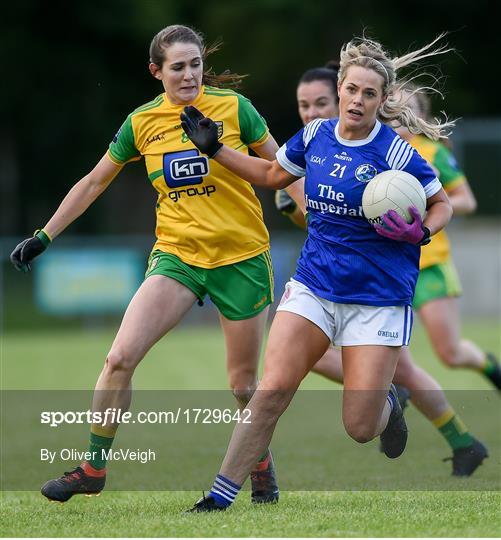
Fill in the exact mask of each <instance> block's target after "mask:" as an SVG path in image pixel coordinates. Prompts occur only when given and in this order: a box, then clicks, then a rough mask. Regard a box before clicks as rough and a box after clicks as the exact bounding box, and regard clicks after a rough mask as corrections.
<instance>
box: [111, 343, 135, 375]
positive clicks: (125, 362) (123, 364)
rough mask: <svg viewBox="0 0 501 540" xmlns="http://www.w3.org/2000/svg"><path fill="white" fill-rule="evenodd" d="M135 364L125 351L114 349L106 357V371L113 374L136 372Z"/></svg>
mask: <svg viewBox="0 0 501 540" xmlns="http://www.w3.org/2000/svg"><path fill="white" fill-rule="evenodd" d="M134 367H135V362H134V361H133V359H132V358H131V357H130V355H128V354H127V353H126V352H125V351H124V350H123V349H121V348H119V347H113V348H112V349H111V350H110V352H109V353H108V355H107V356H106V361H105V369H106V370H108V371H109V372H111V373H115V372H120V371H121V372H130V373H132V372H133V371H134Z"/></svg>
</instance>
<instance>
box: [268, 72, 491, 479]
mask: <svg viewBox="0 0 501 540" xmlns="http://www.w3.org/2000/svg"><path fill="white" fill-rule="evenodd" d="M336 86H337V66H336V64H335V63H334V62H329V63H328V64H327V66H326V67H320V68H313V69H309V70H308V71H306V72H305V73H303V75H302V76H301V77H300V79H299V83H298V86H297V91H296V97H297V104H298V112H299V116H300V118H301V120H302V122H303V124H307V123H308V122H311V121H312V120H314V119H316V118H332V117H336V116H338V114H339V112H338V97H337V88H336ZM413 110H415V112H416V113H418V114H419V111H417V110H416V109H415V107H413ZM416 138H417V137H414V138H413V140H414V139H416ZM419 138H420V139H424V140H425V141H427V142H428V145H429V146H433V147H434V148H435V147H437V146H438V145H439V147H443V145H440V144H439V143H434V142H433V141H431V140H429V139H427V138H426V137H423V136H419ZM418 151H419V153H420V154H421V155H422V156H423V157H424V158H426V159H428V158H429V155H428V154H427V153H421V151H420V149H418ZM431 162H432V161H431ZM440 170H441V169H440ZM439 175H440V171H437V176H439ZM441 176H442V175H440V179H442V178H441ZM461 181H462V182H464V177H463V176H461ZM454 185H456V184H454ZM291 187H292V189H291ZM445 187H446V188H447V183H446V182H445ZM288 192H290V194H291V195H292V196H293V197H294V198H295V199H297V204H296V201H295V200H294V199H293V198H292V197H291V196H290V195H289V194H288ZM470 193H471V192H470ZM275 203H276V206H277V208H278V210H280V211H281V212H282V213H284V214H285V215H288V216H289V218H290V219H291V221H292V222H293V223H295V224H296V225H298V226H300V227H303V228H304V227H305V226H306V222H305V218H304V212H305V206H304V195H303V187H302V180H298V181H297V182H295V184H292V186H289V187H288V188H287V191H285V190H280V191H277V193H276V196H275ZM444 236H445V233H444V231H440V232H439V233H438V234H437V235H436V236H434V237H433V241H432V244H434V243H435V239H436V238H437V239H439V241H440V240H441V238H443V237H444ZM429 247H430V246H424V247H423V248H421V249H422V255H421V257H423V255H424V253H426V252H427V251H428V248H429ZM440 249H443V248H440ZM421 266H422V264H421ZM418 287H420V290H421V293H420V294H426V293H425V291H426V290H427V287H428V283H427V282H424V283H423V282H420V281H419V280H418ZM418 287H417V288H416V292H418ZM414 307H416V306H414ZM312 371H314V372H315V373H318V374H319V375H322V376H324V377H326V378H327V379H330V380H332V381H335V382H338V383H341V384H342V383H343V365H342V361H341V352H340V351H339V350H338V349H335V348H333V347H330V348H329V349H328V350H327V352H326V353H325V355H324V356H323V357H322V358H321V359H320V360H319V361H318V362H317V363H316V364H315V366H314V367H313V370H312ZM393 380H394V382H395V383H397V384H398V385H401V386H400V387H399V393H400V396H401V400H402V404H403V405H404V406H405V400H406V399H407V397H409V394H407V392H410V399H411V401H412V403H413V404H414V405H415V406H416V407H417V408H418V410H419V411H420V412H421V413H422V414H423V415H424V416H425V417H426V418H428V420H430V421H431V422H432V424H433V425H434V426H435V427H436V428H437V429H438V430H439V431H440V433H441V434H442V435H443V436H444V438H445V440H446V441H447V443H448V444H449V446H450V447H451V450H452V451H453V473H454V474H455V475H457V476H469V475H471V474H472V473H473V472H474V471H475V469H476V468H477V467H478V466H479V465H480V464H481V463H482V461H483V459H484V457H485V456H486V455H487V450H486V448H485V447H484V445H483V444H482V443H481V442H480V441H478V440H476V439H475V438H474V437H473V436H471V435H470V433H469V432H468V429H467V428H466V426H465V425H464V423H463V422H462V420H461V419H460V417H459V416H458V415H457V414H456V413H455V411H454V409H452V407H451V405H450V403H449V402H448V400H447V398H446V396H445V394H444V392H443V390H442V388H441V387H440V385H439V383H438V382H437V381H436V380H435V379H434V378H433V377H432V376H431V375H430V374H429V373H427V372H426V371H425V370H423V369H422V368H421V367H419V366H418V365H416V363H415V362H414V361H413V358H412V356H411V354H410V351H409V348H408V347H402V350H401V353H400V357H399V362H398V365H397V368H396V371H395V376H394V379H393ZM402 387H404V388H402ZM406 394H407V395H406Z"/></svg>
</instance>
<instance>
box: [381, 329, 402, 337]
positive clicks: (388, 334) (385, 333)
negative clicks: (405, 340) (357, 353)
mask: <svg viewBox="0 0 501 540" xmlns="http://www.w3.org/2000/svg"><path fill="white" fill-rule="evenodd" d="M377 335H378V336H382V337H389V338H394V339H396V338H398V332H390V331H389V330H379V331H378V333H377Z"/></svg>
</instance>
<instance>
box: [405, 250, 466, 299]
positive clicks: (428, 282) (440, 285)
mask: <svg viewBox="0 0 501 540" xmlns="http://www.w3.org/2000/svg"><path fill="white" fill-rule="evenodd" d="M461 293H462V290H461V282H460V281H459V276H458V273H457V271H456V267H455V266H454V263H453V262H452V260H451V259H449V260H447V261H446V262H444V263H440V264H434V265H433V266H428V268H423V269H422V270H421V271H420V272H419V277H418V280H417V283H416V292H415V293H414V301H413V303H412V306H413V307H414V309H419V308H420V307H421V306H422V305H423V304H426V303H427V302H430V301H431V300H435V299H437V298H446V297H448V296H460V295H461Z"/></svg>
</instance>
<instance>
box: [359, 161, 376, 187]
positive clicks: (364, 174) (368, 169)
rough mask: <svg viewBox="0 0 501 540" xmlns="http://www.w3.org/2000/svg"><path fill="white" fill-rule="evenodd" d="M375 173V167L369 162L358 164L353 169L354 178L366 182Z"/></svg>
mask: <svg viewBox="0 0 501 540" xmlns="http://www.w3.org/2000/svg"><path fill="white" fill-rule="evenodd" d="M376 174H377V169H376V167H374V166H373V165H371V164H370V163H364V164H363V165H359V166H358V167H357V169H356V171H355V178H356V179H357V180H358V181H359V182H363V183H364V184H365V183H367V182H368V181H369V180H372V179H373V178H374V177H375V176H376Z"/></svg>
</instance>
